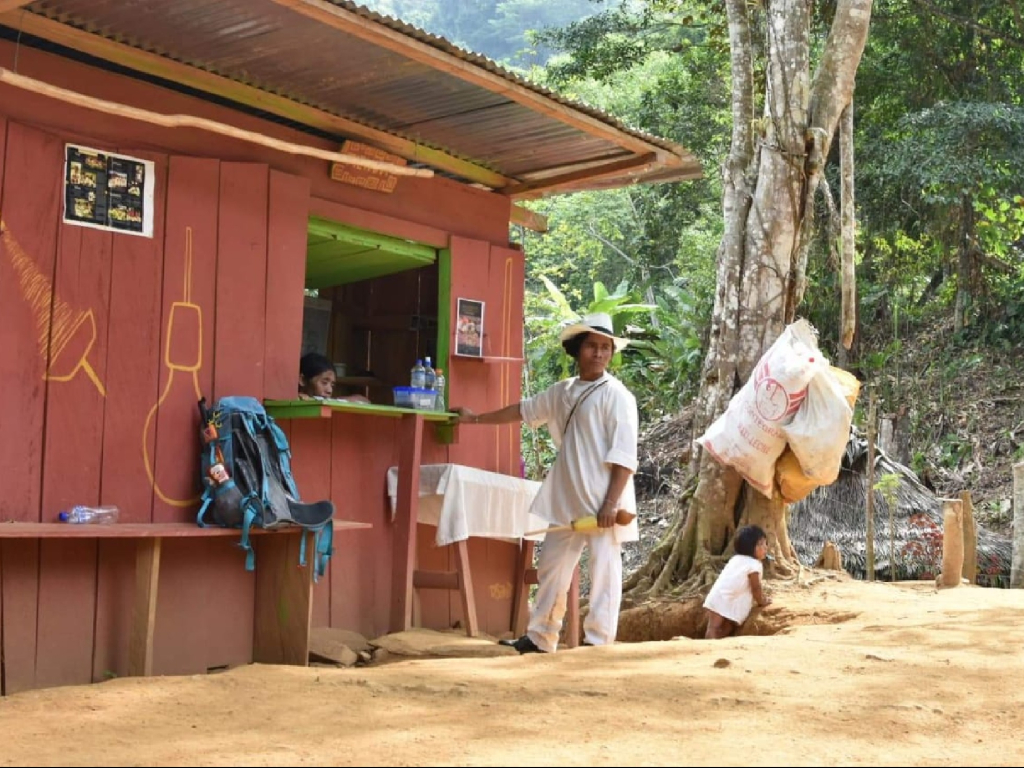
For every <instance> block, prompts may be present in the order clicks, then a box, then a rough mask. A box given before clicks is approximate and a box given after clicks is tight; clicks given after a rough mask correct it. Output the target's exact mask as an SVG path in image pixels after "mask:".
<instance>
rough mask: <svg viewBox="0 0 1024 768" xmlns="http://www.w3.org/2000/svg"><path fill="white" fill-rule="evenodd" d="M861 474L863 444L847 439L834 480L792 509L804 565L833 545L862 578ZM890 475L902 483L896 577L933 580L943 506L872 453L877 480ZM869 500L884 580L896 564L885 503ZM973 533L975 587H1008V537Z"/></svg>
mask: <svg viewBox="0 0 1024 768" xmlns="http://www.w3.org/2000/svg"><path fill="white" fill-rule="evenodd" d="M866 472H867V441H866V440H864V439H863V438H862V437H860V436H859V435H857V434H855V433H854V434H851V436H850V441H849V442H848V443H847V446H846V454H845V455H844V456H843V462H842V469H841V470H840V472H839V477H838V479H837V480H836V481H835V482H834V483H832V484H831V485H828V486H823V487H821V488H818V489H816V490H815V491H814V492H812V493H811V494H810V495H809V496H808V497H807V498H806V499H804V500H803V501H799V502H797V503H795V504H793V505H791V506H790V511H789V525H788V528H789V536H790V539H791V540H792V542H793V547H794V548H795V549H796V552H797V555H798V556H799V557H800V561H801V562H802V563H804V564H805V565H812V564H813V563H814V561H815V560H816V559H817V558H818V555H819V554H820V553H821V550H822V547H823V546H824V544H825V542H826V541H831V542H832V543H833V544H835V545H836V546H837V547H838V548H839V551H840V552H841V553H842V556H843V568H844V569H845V570H846V571H848V572H849V573H850V574H851V575H853V576H854V577H856V578H860V579H863V578H864V576H865V554H864V548H865V538H866V536H865V529H866V520H865V504H866V498H867V474H866ZM890 473H891V474H894V475H896V476H897V477H898V479H899V483H898V485H897V487H896V492H895V501H896V510H895V528H896V530H895V553H896V556H895V560H896V578H897V579H921V578H929V577H931V576H935V575H937V572H938V570H939V567H940V565H941V557H942V551H941V541H942V539H941V533H942V527H943V519H942V501H941V499H940V498H939V497H937V496H935V494H933V493H932V492H931V491H929V490H928V489H927V488H925V487H924V486H923V485H922V484H921V482H920V481H919V480H918V479H917V475H915V474H914V472H913V471H912V470H911V469H909V468H908V467H905V466H903V465H902V464H900V463H899V462H897V461H895V460H893V459H892V458H890V457H889V456H887V455H886V454H885V453H884V452H882V451H879V450H877V449H876V456H875V483H876V484H877V483H878V480H879V478H881V477H882V476H883V475H886V474H890ZM874 503H875V577H876V578H877V579H880V580H888V579H889V578H890V568H891V566H892V562H891V561H892V559H893V558H892V550H893V547H892V545H891V544H890V531H889V505H888V503H887V502H886V500H885V497H884V496H883V495H882V493H881V492H879V491H877V490H876V491H875V498H874ZM977 530H978V583H979V584H982V585H986V586H1007V582H1008V580H1009V575H1010V558H1011V552H1012V544H1011V541H1010V539H1009V537H1007V536H1003V535H1001V534H998V533H995V532H993V531H989V530H987V529H985V528H983V527H982V526H980V525H979V526H977ZM936 534H938V536H936Z"/></svg>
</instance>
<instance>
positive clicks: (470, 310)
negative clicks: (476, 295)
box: [455, 299, 484, 357]
mask: <svg viewBox="0 0 1024 768" xmlns="http://www.w3.org/2000/svg"><path fill="white" fill-rule="evenodd" d="M456 317H457V320H456V324H455V354H457V355H464V356H466V357H483V356H484V303H483V302H482V301H476V300H475V299H459V301H458V312H457V314H456Z"/></svg>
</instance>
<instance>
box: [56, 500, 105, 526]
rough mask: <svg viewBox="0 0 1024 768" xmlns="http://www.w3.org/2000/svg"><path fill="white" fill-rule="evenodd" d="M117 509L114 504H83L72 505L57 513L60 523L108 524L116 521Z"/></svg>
mask: <svg viewBox="0 0 1024 768" xmlns="http://www.w3.org/2000/svg"><path fill="white" fill-rule="evenodd" d="M117 515H118V509H117V507H114V506H103V507H87V506H85V505H83V504H79V505H77V506H74V507H72V508H71V509H69V510H68V511H66V512H61V513H60V514H59V515H57V519H58V520H60V521H61V522H62V523H91V524H93V525H109V524H110V523H116V522H117Z"/></svg>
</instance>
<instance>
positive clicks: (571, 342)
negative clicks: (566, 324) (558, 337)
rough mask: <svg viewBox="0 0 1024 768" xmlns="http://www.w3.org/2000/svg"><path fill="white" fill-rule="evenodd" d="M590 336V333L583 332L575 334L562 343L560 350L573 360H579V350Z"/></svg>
mask: <svg viewBox="0 0 1024 768" xmlns="http://www.w3.org/2000/svg"><path fill="white" fill-rule="evenodd" d="M589 335H590V331H584V332H583V333H577V334H576V335H575V336H573V337H571V338H568V339H566V340H565V341H563V342H562V349H564V350H565V354H567V355H568V356H569V357H571V358H572V359H573V360H579V359H580V348H582V347H583V340H584V339H585V338H587V336H589Z"/></svg>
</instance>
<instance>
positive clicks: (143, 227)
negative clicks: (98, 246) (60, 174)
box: [64, 144, 156, 237]
mask: <svg viewBox="0 0 1024 768" xmlns="http://www.w3.org/2000/svg"><path fill="white" fill-rule="evenodd" d="M155 175H156V171H155V166H154V165H153V163H152V161H150V160H140V159H139V158H137V157H128V156H127V155H115V154H111V153H109V152H101V151H100V150H98V149H89V148H88V147H79V146H76V145H74V144H68V145H66V146H65V162H64V223H65V224H74V225H76V226H80V227H93V228H94V229H106V230H110V231H113V232H121V233H124V234H126V235H139V236H142V237H152V236H153V189H154V187H155Z"/></svg>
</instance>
